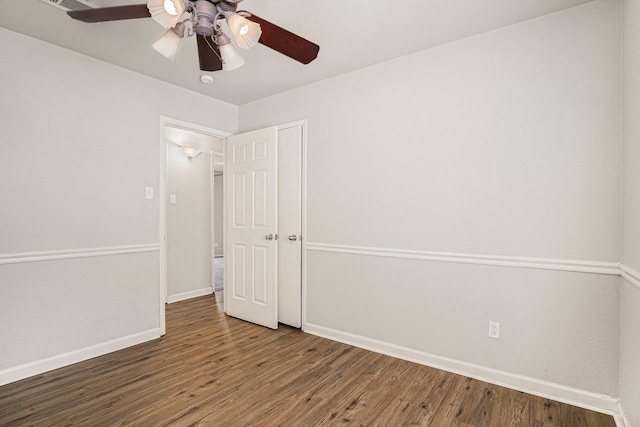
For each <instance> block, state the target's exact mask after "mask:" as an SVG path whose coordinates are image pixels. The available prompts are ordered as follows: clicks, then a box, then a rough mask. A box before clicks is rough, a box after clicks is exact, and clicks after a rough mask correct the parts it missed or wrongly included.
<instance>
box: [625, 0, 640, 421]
mask: <svg viewBox="0 0 640 427" xmlns="http://www.w3.org/2000/svg"><path fill="white" fill-rule="evenodd" d="M623 10H624V15H623V16H624V21H623V22H624V25H623V40H624V62H623V64H624V69H623V72H624V81H623V84H624V91H623V93H624V99H623V102H624V104H623V108H624V116H623V124H624V125H623V131H624V134H623V137H624V187H623V189H624V190H623V191H624V197H623V199H624V204H623V222H624V229H623V244H624V252H623V259H622V261H623V266H624V267H625V268H626V270H627V273H628V274H627V275H626V276H625V278H624V279H623V280H622V285H621V286H622V290H621V298H620V319H621V320H620V328H621V349H620V357H621V361H620V398H621V401H622V405H623V407H624V410H625V412H626V413H627V416H628V417H629V420H630V422H631V425H633V426H640V403H639V402H640V364H639V363H638V360H640V334H639V333H638V331H640V273H639V272H640V121H639V120H638V117H640V4H638V2H637V1H630V0H625V1H624V2H623Z"/></svg>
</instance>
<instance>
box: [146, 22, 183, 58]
mask: <svg viewBox="0 0 640 427" xmlns="http://www.w3.org/2000/svg"><path fill="white" fill-rule="evenodd" d="M181 41H182V37H180V36H179V35H178V34H176V33H175V31H173V29H172V28H170V29H168V30H167V31H165V33H164V34H163V35H162V37H160V38H159V39H158V40H157V41H156V42H155V43H154V44H152V45H151V46H152V47H153V48H154V49H155V50H157V51H158V52H159V53H160V54H161V55H163V56H164V57H166V58H167V59H170V60H172V61H175V60H176V53H178V48H179V47H180V42H181Z"/></svg>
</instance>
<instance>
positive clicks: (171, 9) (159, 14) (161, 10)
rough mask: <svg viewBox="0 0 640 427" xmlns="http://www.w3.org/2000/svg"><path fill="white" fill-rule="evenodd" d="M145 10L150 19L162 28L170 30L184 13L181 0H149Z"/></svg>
mask: <svg viewBox="0 0 640 427" xmlns="http://www.w3.org/2000/svg"><path fill="white" fill-rule="evenodd" d="M147 8H148V9H149V13H150V14H151V17H152V18H153V19H154V20H155V21H156V22H157V23H158V24H160V25H162V26H163V27H164V28H171V27H173V26H174V25H176V23H177V22H178V21H179V20H180V17H181V16H182V14H183V13H184V11H185V6H184V3H183V1H182V0H149V1H148V2H147Z"/></svg>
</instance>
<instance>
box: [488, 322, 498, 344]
mask: <svg viewBox="0 0 640 427" xmlns="http://www.w3.org/2000/svg"><path fill="white" fill-rule="evenodd" d="M489 338H494V339H497V340H499V339H500V323H498V322H493V321H489Z"/></svg>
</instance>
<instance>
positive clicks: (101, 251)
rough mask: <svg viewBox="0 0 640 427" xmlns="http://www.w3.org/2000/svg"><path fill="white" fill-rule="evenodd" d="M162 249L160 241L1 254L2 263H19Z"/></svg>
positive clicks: (0, 261)
mask: <svg viewBox="0 0 640 427" xmlns="http://www.w3.org/2000/svg"><path fill="white" fill-rule="evenodd" d="M159 250H160V245H159V244H158V243H153V244H144V245H128V246H106V247H100V248H79V249H64V250H57V251H41V252H22V253H14V254H0V265H2V264H19V263H23V262H41V261H54V260H59V259H72V258H90V257H98V256H108V255H122V254H134V253H141V252H156V251H159Z"/></svg>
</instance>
